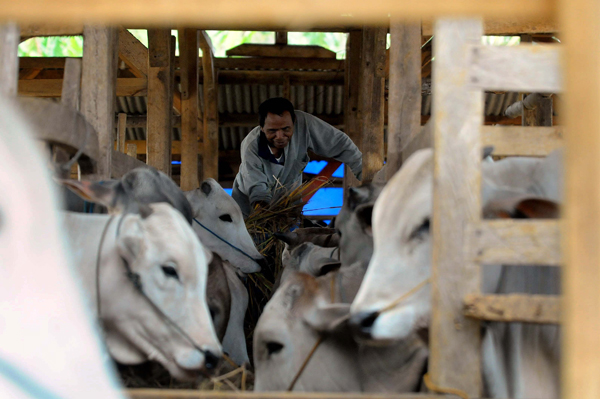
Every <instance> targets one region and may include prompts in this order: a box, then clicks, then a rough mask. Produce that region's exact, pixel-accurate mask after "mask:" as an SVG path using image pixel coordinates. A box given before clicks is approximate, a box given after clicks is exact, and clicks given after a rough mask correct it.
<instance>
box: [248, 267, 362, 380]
mask: <svg viewBox="0 0 600 399" xmlns="http://www.w3.org/2000/svg"><path fill="white" fill-rule="evenodd" d="M331 278H332V276H331V275H328V276H324V277H322V278H315V277H313V276H310V275H308V274H304V273H294V274H293V275H291V276H289V278H288V279H287V280H286V281H285V282H284V283H283V284H282V285H281V287H280V288H279V289H278V290H277V291H276V292H275V294H274V295H273V297H272V298H271V300H270V301H269V303H268V304H267V305H266V306H265V309H264V311H263V314H262V315H261V317H260V319H259V321H258V324H257V326H256V329H255V331H254V365H255V370H256V372H255V375H256V379H255V390H257V391H284V390H286V389H287V388H288V386H289V385H290V383H291V382H292V380H293V379H294V377H295V375H296V374H297V373H298V370H300V367H301V366H302V363H303V362H304V361H305V359H306V358H307V356H308V355H309V353H310V351H311V349H312V348H313V347H314V345H315V342H317V340H319V338H320V337H321V334H323V333H327V334H328V335H329V336H328V338H327V339H326V340H325V341H324V342H323V343H321V345H320V346H319V347H318V349H317V350H316V352H315V353H314V355H313V356H312V358H311V360H310V362H309V364H308V366H307V367H306V369H305V370H304V372H303V373H302V375H301V376H300V378H299V380H298V382H297V383H296V385H295V386H294V390H296V391H327V392H333V391H360V382H359V381H360V378H359V368H358V364H357V346H356V343H355V342H354V341H353V340H352V339H351V338H350V334H349V333H348V332H347V331H345V332H344V331H343V328H342V330H341V331H339V330H340V328H341V326H340V325H339V322H340V321H341V320H343V318H344V317H345V316H346V315H347V313H348V305H345V304H332V303H331V297H330V290H331V288H330V287H331V282H330V279H331Z"/></svg>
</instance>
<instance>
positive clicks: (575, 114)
mask: <svg viewBox="0 0 600 399" xmlns="http://www.w3.org/2000/svg"><path fill="white" fill-rule="evenodd" d="M558 12H560V16H561V21H560V22H561V28H563V29H564V36H563V39H564V43H565V49H564V50H565V53H564V57H563V62H564V64H563V65H564V67H565V95H564V99H565V101H564V102H561V104H563V103H564V105H562V106H561V116H562V115H564V116H565V120H564V122H565V129H567V131H568V132H570V134H567V137H566V145H565V147H566V153H565V201H564V203H565V206H564V208H563V210H564V212H563V215H564V217H565V220H564V229H565V230H564V235H563V243H562V244H563V248H564V249H565V253H564V259H565V267H564V268H563V270H562V275H561V288H562V292H563V294H564V299H563V302H562V310H563V312H562V320H561V321H562V329H561V334H562V337H561V341H562V347H561V353H562V356H563V357H562V364H561V373H562V378H561V382H562V386H561V396H562V397H564V398H577V399H595V398H598V397H599V396H600V379H599V378H597V376H598V375H600V334H598V331H600V317H598V311H599V309H600V295H598V292H599V291H598V287H600V185H599V184H598V182H599V181H600V159H599V158H598V151H600V118H598V115H600V92H599V91H598V90H596V88H597V87H599V85H600V35H598V33H599V32H598V21H600V9H599V8H598V4H597V3H596V2H595V1H591V0H572V1H565V0H560V1H559V2H558Z"/></svg>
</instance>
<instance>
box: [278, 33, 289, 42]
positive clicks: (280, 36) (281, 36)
mask: <svg viewBox="0 0 600 399" xmlns="http://www.w3.org/2000/svg"><path fill="white" fill-rule="evenodd" d="M275 44H288V35H287V32H286V31H276V32H275Z"/></svg>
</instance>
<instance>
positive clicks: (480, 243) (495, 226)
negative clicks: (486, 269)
mask: <svg viewBox="0 0 600 399" xmlns="http://www.w3.org/2000/svg"><path fill="white" fill-rule="evenodd" d="M466 240H468V242H469V253H468V256H469V257H470V258H471V259H472V260H473V261H475V262H477V263H479V264H484V265H517V266H518V265H547V266H559V265H560V263H561V253H560V228H559V225H558V222H556V221H555V220H519V221H517V220H512V219H506V220H487V221H482V222H479V223H476V224H474V225H472V226H470V228H469V229H468V230H467V236H466ZM525 267H526V266H525Z"/></svg>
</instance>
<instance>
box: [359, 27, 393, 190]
mask: <svg viewBox="0 0 600 399" xmlns="http://www.w3.org/2000/svg"><path fill="white" fill-rule="evenodd" d="M386 34H387V28H381V27H378V28H371V27H369V28H365V29H363V48H362V59H361V69H362V71H361V73H362V81H361V84H360V99H361V102H362V104H361V105H362V110H361V111H362V114H363V115H362V118H361V125H362V126H361V135H362V139H361V141H362V148H361V151H362V154H363V163H362V180H363V181H365V180H366V181H369V180H372V179H373V176H375V173H377V172H378V171H379V170H380V169H381V168H382V167H383V125H384V106H385V99H384V93H385V41H386Z"/></svg>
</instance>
